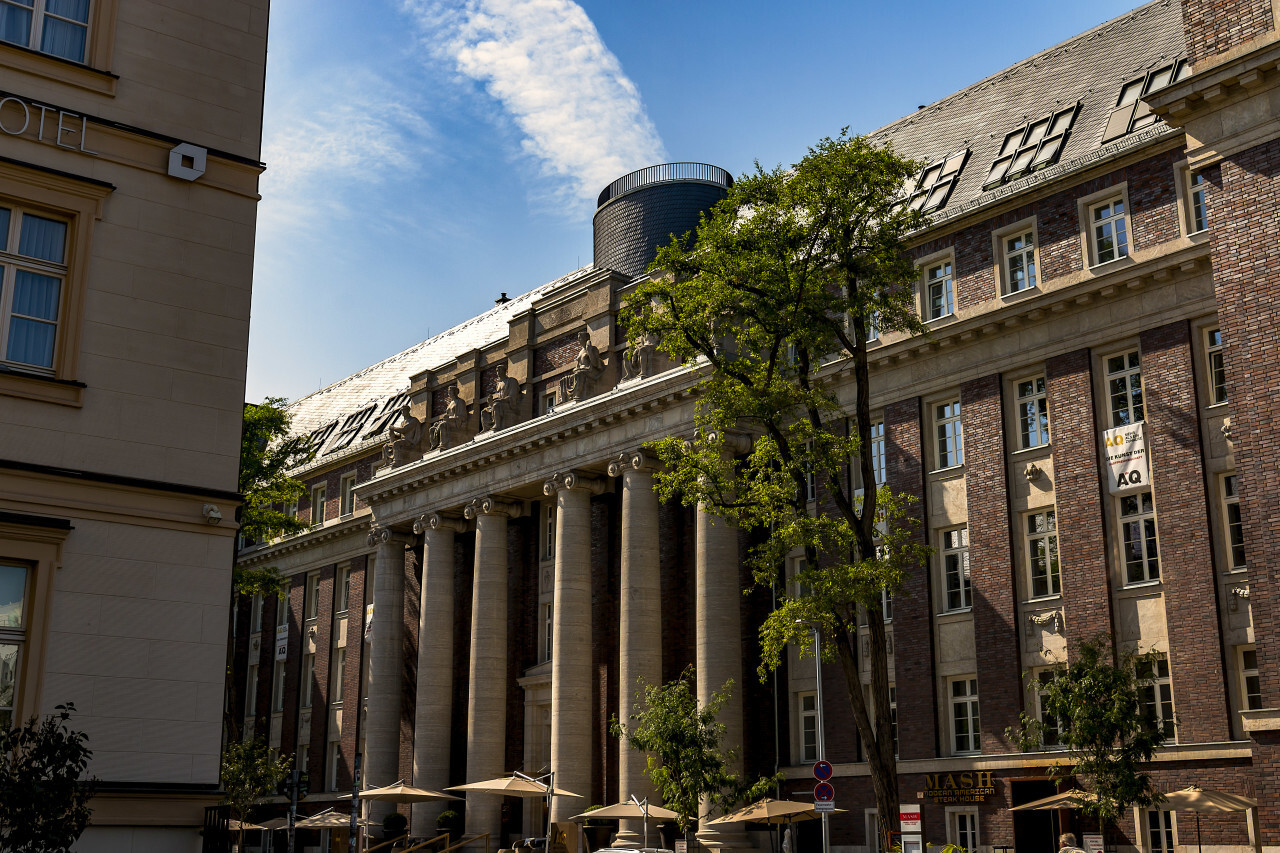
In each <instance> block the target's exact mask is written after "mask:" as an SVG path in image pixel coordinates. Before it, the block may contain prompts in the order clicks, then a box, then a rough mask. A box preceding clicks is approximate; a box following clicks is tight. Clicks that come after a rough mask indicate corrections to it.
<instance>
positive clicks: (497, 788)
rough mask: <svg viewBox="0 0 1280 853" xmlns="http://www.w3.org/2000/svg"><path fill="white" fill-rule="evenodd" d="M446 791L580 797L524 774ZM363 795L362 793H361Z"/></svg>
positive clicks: (468, 784)
mask: <svg viewBox="0 0 1280 853" xmlns="http://www.w3.org/2000/svg"><path fill="white" fill-rule="evenodd" d="M445 790H446V791H475V792H476V793H479V794H500V795H502V796H504V797H546V796H552V797H581V796H582V795H581V794H575V793H573V792H572V791H562V790H561V789H559V788H551V789H548V788H547V786H546V785H544V784H543V783H542V782H539V781H538V780H536V779H529V778H527V777H525V776H520V775H512V776H503V777H502V778H500V779H487V780H485V781H483V782H468V783H467V784H465V785H450V786H449V787H447V788H445ZM361 796H363V794H362V795H361Z"/></svg>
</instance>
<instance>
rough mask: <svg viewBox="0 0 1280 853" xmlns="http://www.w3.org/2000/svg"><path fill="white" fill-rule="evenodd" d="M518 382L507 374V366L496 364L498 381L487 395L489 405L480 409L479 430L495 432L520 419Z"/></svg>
mask: <svg viewBox="0 0 1280 853" xmlns="http://www.w3.org/2000/svg"><path fill="white" fill-rule="evenodd" d="M522 393H523V392H522V391H521V390H520V383H519V382H517V381H516V380H514V379H512V378H511V377H509V376H507V366H506V365H505V364H499V365H498V381H497V383H496V384H495V385H494V386H493V393H492V394H490V395H489V405H487V406H485V407H484V408H483V409H481V410H480V431H481V432H497V431H498V430H502V429H506V428H507V427H509V426H511V425H512V424H514V423H516V422H517V421H518V420H519V419H520V397H521V394H522Z"/></svg>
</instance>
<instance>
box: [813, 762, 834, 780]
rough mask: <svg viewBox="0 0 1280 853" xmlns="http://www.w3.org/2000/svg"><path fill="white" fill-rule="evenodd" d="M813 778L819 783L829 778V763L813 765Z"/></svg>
mask: <svg viewBox="0 0 1280 853" xmlns="http://www.w3.org/2000/svg"><path fill="white" fill-rule="evenodd" d="M813 778H815V779H817V780H818V781H819V782H825V781H827V780H828V779H830V778H831V762H830V761H818V762H815V763H814V765H813Z"/></svg>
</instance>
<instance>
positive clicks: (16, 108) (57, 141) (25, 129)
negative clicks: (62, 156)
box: [0, 95, 98, 157]
mask: <svg viewBox="0 0 1280 853" xmlns="http://www.w3.org/2000/svg"><path fill="white" fill-rule="evenodd" d="M33 114H35V115H33ZM53 116H56V117H57V118H56V120H55V119H54V118H53ZM33 123H34V126H33ZM46 126H47V127H48V131H47V132H46V129H45V128H46ZM88 127H89V120H88V119H87V118H85V117H84V116H82V115H80V114H79V113H73V112H69V111H67V110H61V109H58V108H57V107H51V106H48V105H46V104H41V103H38V102H36V101H28V100H25V99H23V98H19V97H18V96H16V95H7V96H5V97H3V98H0V132H3V133H4V134H6V135H8V136H28V135H30V134H29V131H33V132H34V136H35V139H36V141H37V142H47V143H51V144H53V145H56V146H58V147H59V148H66V149H67V150H68V151H79V152H80V153H81V154H92V155H93V156H95V157H96V156H97V155H98V152H97V151H90V150H89V149H88V148H86V147H85V134H86V132H87V130H88ZM67 137H70V138H71V144H68V142H66V141H65V140H66V139H67Z"/></svg>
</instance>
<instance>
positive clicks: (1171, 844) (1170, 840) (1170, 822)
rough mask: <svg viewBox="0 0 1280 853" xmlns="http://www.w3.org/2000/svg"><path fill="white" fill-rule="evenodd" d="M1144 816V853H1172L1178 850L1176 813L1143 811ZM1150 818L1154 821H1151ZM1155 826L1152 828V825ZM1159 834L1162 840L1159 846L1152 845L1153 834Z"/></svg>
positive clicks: (1159, 810) (1158, 810)
mask: <svg viewBox="0 0 1280 853" xmlns="http://www.w3.org/2000/svg"><path fill="white" fill-rule="evenodd" d="M1144 811H1145V812H1146V815H1145V816H1144V818H1143V821H1142V823H1143V827H1142V840H1143V847H1144V848H1145V851H1144V853H1174V851H1175V850H1176V849H1177V848H1178V818H1177V813H1176V812H1171V811H1164V810H1162V809H1145V810H1144ZM1152 818H1154V819H1155V820H1154V821H1153V820H1152ZM1153 822H1154V823H1156V824H1157V826H1152V823H1153ZM1157 832H1158V833H1160V835H1161V836H1163V838H1162V839H1161V843H1160V844H1154V843H1153V841H1154V840H1155V836H1154V833H1157Z"/></svg>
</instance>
